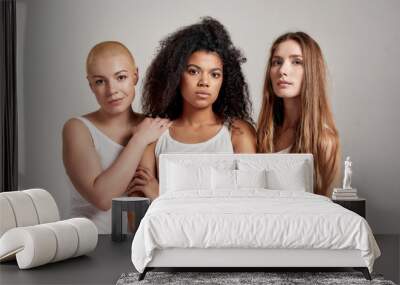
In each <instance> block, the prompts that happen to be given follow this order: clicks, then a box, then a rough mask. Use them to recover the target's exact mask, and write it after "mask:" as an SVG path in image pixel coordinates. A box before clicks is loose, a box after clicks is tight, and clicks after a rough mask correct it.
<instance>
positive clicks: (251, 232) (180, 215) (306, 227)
mask: <svg viewBox="0 0 400 285" xmlns="http://www.w3.org/2000/svg"><path fill="white" fill-rule="evenodd" d="M164 248H274V249H279V248H293V249H294V248H301V249H358V250H360V251H361V256H362V258H363V259H364V260H365V264H366V266H367V267H368V269H369V271H370V272H372V267H373V263H374V260H375V259H376V258H377V257H378V256H379V255H380V251H379V248H378V246H377V244H376V241H375V239H374V237H373V235H372V232H371V229H370V227H369V225H368V223H367V222H366V221H365V219H363V218H362V217H360V216H359V215H357V214H355V213H353V212H351V211H349V210H347V209H344V208H342V207H341V206H339V205H337V204H335V203H333V202H332V201H331V200H330V199H328V198H326V197H323V196H319V195H315V194H311V193H307V192H299V191H272V190H265V189H248V190H240V191H233V192H230V191H226V192H224V191H219V192H217V193H216V192H213V193H211V192H210V193H206V192H200V194H199V192H198V191H184V192H172V193H166V194H164V195H162V196H161V197H159V198H157V199H156V200H154V201H153V203H152V204H151V206H150V208H149V210H148V211H147V213H146V215H145V217H144V218H143V220H142V222H141V223H140V226H139V228H138V231H137V232H136V235H135V238H134V240H133V243H132V262H133V264H134V266H135V268H136V269H137V270H138V271H139V272H143V270H144V268H145V267H146V265H147V264H148V263H149V262H150V261H151V260H152V258H153V252H154V250H155V249H164Z"/></svg>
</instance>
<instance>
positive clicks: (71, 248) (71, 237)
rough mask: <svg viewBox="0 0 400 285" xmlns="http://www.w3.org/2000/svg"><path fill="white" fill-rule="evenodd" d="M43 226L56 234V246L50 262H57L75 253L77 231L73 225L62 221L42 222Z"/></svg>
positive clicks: (77, 238) (77, 240)
mask: <svg viewBox="0 0 400 285" xmlns="http://www.w3.org/2000/svg"><path fill="white" fill-rule="evenodd" d="M43 226H44V227H47V228H49V229H50V230H52V231H53V233H54V234H55V236H56V241H57V248H56V253H55V255H54V257H53V259H52V260H51V262H57V261H60V260H64V259H67V258H70V257H71V256H74V255H75V252H76V250H77V248H78V242H79V237H78V232H77V231H76V230H75V228H74V226H72V225H71V224H70V223H66V222H64V221H59V222H55V223H48V224H44V225H43Z"/></svg>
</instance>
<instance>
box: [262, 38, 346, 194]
mask: <svg viewBox="0 0 400 285" xmlns="http://www.w3.org/2000/svg"><path fill="white" fill-rule="evenodd" d="M326 89H327V88H326V67H325V63H324V59H323V56H322V52H321V49H320V47H319V45H318V43H317V42H316V41H315V40H313V39H312V38H311V37H310V36H309V35H307V34H306V33H304V32H295V33H286V34H284V35H282V36H280V37H279V38H277V39H276V40H275V42H274V43H273V45H272V47H271V50H270V58H269V60H268V66H267V71H266V76H265V82H264V97H263V102H262V107H261V112H260V115H259V119H258V134H257V145H258V146H257V147H258V152H261V153H265V152H267V153H268V152H277V153H311V154H313V156H314V173H315V174H314V179H315V181H314V193H316V194H320V195H325V196H330V195H331V192H332V186H333V184H334V183H335V182H336V179H337V176H338V172H339V159H340V155H339V153H340V151H339V149H340V145H339V136H338V131H337V129H336V126H335V123H334V120H333V116H332V112H331V109H330V106H329V102H328V98H327V90H326Z"/></svg>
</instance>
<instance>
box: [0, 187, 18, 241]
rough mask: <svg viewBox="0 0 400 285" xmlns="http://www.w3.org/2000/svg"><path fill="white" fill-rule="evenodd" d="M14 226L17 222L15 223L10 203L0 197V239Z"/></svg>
mask: <svg viewBox="0 0 400 285" xmlns="http://www.w3.org/2000/svg"><path fill="white" fill-rule="evenodd" d="M0 194H1V193H0ZM16 226H17V222H16V221H15V216H14V211H13V209H12V208H11V204H10V202H9V201H8V199H7V198H6V197H3V196H2V195H0V237H1V236H2V235H3V234H4V233H5V232H6V231H8V230H9V229H12V228H15V227H16Z"/></svg>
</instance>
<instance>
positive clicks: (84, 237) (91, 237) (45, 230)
mask: <svg viewBox="0 0 400 285" xmlns="http://www.w3.org/2000/svg"><path fill="white" fill-rule="evenodd" d="M97 238H98V233H97V228H96V226H95V225H94V223H93V222H92V221H90V220H88V219H86V218H75V219H70V220H66V221H59V222H54V223H50V224H42V225H35V226H30V227H18V228H14V229H11V230H9V231H7V232H6V233H5V234H4V235H3V236H2V237H1V238H0V261H4V260H9V259H10V258H13V257H14V256H16V258H17V262H18V266H19V268H20V269H28V268H32V267H36V266H40V265H43V264H46V263H49V262H56V261H60V260H63V259H67V258H71V257H76V256H79V255H82V254H86V253H88V252H90V251H91V250H93V249H94V248H95V247H96V245H97Z"/></svg>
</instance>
